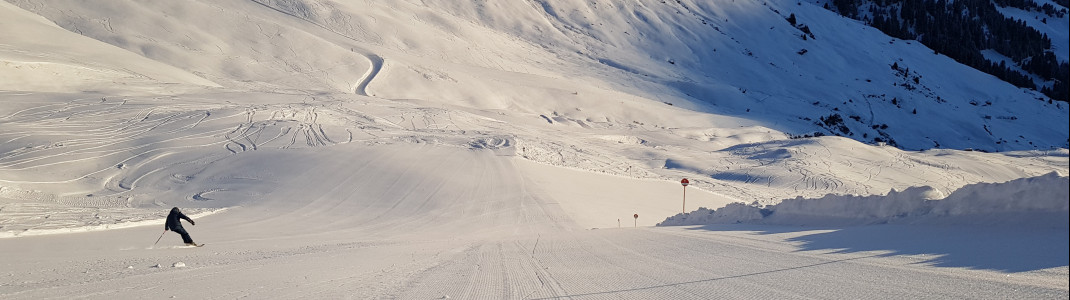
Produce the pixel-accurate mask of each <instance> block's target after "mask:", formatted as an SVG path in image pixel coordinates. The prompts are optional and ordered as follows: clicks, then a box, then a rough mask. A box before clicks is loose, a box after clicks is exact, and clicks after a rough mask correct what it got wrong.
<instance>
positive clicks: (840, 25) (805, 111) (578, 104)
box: [19, 0, 1070, 151]
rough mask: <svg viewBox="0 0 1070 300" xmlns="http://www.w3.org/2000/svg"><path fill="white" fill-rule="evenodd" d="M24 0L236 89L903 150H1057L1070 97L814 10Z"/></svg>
mask: <svg viewBox="0 0 1070 300" xmlns="http://www.w3.org/2000/svg"><path fill="white" fill-rule="evenodd" d="M19 3H21V4H22V6H23V7H25V8H27V9H30V10H32V11H34V12H37V13H39V14H42V15H44V16H46V17H49V18H51V19H52V20H53V21H55V22H56V23H57V24H60V25H61V26H64V27H65V28H67V29H70V30H72V31H77V32H81V33H83V34H85V35H87V36H90V37H94V38H96V39H99V40H101V41H105V42H108V43H112V44H115V45H117V46H119V47H123V48H126V49H129V50H131V51H134V52H137V53H141V54H143V55H145V56H146V57H148V58H152V59H155V60H159V61H162V62H165V63H169V64H172V65H176V66H181V67H182V68H185V69H187V70H189V71H191V72H194V73H196V74H202V75H203V76H205V77H207V78H209V79H211V80H213V81H216V82H221V83H224V84H225V85H227V86H230V87H245V88H254V87H255V88H258V89H262V88H266V89H274V90H303V91H309V92H313V91H334V92H337V91H344V92H354V91H355V90H356V89H357V87H360V90H361V91H359V92H365V93H369V94H373V95H376V96H377V97H382V98H388V99H422V100H429V101H434V102H444V103H450V104H457V105H462V106H468V107H475V108H484V109H487V108H490V109H510V110H514V111H523V112H529V113H534V114H552V113H555V112H556V113H558V114H560V115H562V116H564V117H567V118H571V119H578V120H588V119H590V120H605V119H607V118H608V119H610V120H612V121H614V122H611V123H625V124H627V123H631V122H633V121H634V122H641V123H645V124H658V125H662V126H669V127H679V126H686V125H685V124H694V125H698V126H703V125H706V124H708V123H705V122H704V123H694V122H695V121H694V120H690V119H689V120H688V121H689V122H688V123H683V122H674V121H673V120H666V119H665V118H660V117H657V115H660V113H656V114H652V113H642V112H644V111H647V110H650V108H647V107H645V106H643V104H642V103H654V104H659V105H661V103H662V102H664V103H671V104H674V105H677V106H680V107H685V108H688V109H691V110H695V111H699V112H706V113H712V114H714V115H727V116H733V117H741V118H745V119H748V120H752V121H753V122H754V124H756V125H761V126H763V127H766V128H770V129H774V130H776V131H779V132H783V133H785V134H791V135H804V134H808V133H812V132H822V133H825V134H838V135H844V136H847V137H850V138H853V139H856V140H859V141H863V142H868V143H876V142H881V141H883V142H887V143H891V144H895V145H898V146H900V147H903V148H906V149H929V148H954V149H965V148H973V149H983V150H989V151H1005V150H1029V149H1049V148H1051V147H1066V146H1067V139H1066V136H1067V135H1068V133H1070V129H1068V126H1067V125H1066V124H1067V122H1066V120H1067V115H1068V108H1067V106H1066V105H1065V103H1053V104H1049V103H1048V101H1047V100H1046V98H1044V97H1043V96H1042V95H1039V94H1037V93H1030V92H1027V91H1024V90H1020V89H1017V88H1014V87H1013V86H1011V85H1009V84H1006V83H1004V82H1001V81H999V80H998V79H995V78H994V77H992V76H989V75H987V74H984V73H981V72H978V71H976V70H972V69H970V68H968V67H965V66H962V65H960V64H958V63H956V62H954V61H952V60H951V59H948V58H947V57H944V56H942V55H934V54H933V53H932V51H931V50H928V49H926V48H925V47H924V46H922V45H920V44H918V43H912V42H910V41H897V40H895V39H893V38H890V37H888V36H886V35H884V34H882V33H880V32H878V31H877V30H874V29H872V28H868V27H865V26H863V25H862V24H860V23H858V22H856V21H852V20H849V19H845V18H842V17H839V16H837V15H835V14H834V13H832V12H829V11H826V10H824V9H822V8H821V7H818V6H816V5H814V4H811V3H807V2H763V1H736V2H695V1H665V2H663V1H638V2H635V3H627V4H617V3H612V2H604V3H600V2H586V1H571V0H558V1H540V2H534V3H519V2H518V3H509V4H504V3H498V4H482V3H479V2H467V1H419V2H416V1H396V2H392V3H389V4H387V3H359V4H358V3H348V2H333V1H251V2H240V3H222V4H220V3H208V2H206V3H197V2H194V3H190V4H185V5H181V6H176V5H175V4H171V3H170V2H167V1H141V2H116V3H108V4H104V5H98V4H89V3H81V2H66V1H58V2H50V1H42V2H41V3H38V2H37V1H33V2H29V1H28V2H25V3H23V2H21V1H20V2H19ZM69 10H73V11H78V12H80V13H79V14H77V15H72V14H66V13H64V11H69ZM130 12H138V13H130ZM791 14H794V15H795V16H796V20H797V25H796V26H792V25H791V24H789V22H788V21H787V20H786V19H787V17H788V16H789V15H791ZM118 16H122V17H118ZM105 21H106V22H105ZM148 24H153V25H152V26H147V25H148ZM186 24H191V25H192V26H186ZM105 25H106V26H105ZM804 27H805V28H806V31H807V32H810V33H809V34H807V33H806V32H804V31H803V30H802V29H800V28H804ZM893 65H894V67H893ZM369 66H371V67H370V68H371V69H372V70H374V72H370V73H366V72H365V71H366V70H368V68H369ZM366 75H370V76H373V77H374V79H371V78H369V76H366ZM369 81H370V82H369ZM503 87H508V88H503ZM607 98H608V99H620V100H622V102H623V103H621V101H613V102H611V103H606V102H608V101H605V100H606V99H607ZM532 99H539V100H538V101H533V100H532ZM635 101H639V102H642V103H640V104H635V103H634V102H635ZM577 109H579V110H577ZM658 111H661V110H660V109H659V110H658ZM831 115H839V118H838V119H842V121H832V122H822V118H827V117H829V116H831ZM818 123H821V124H818ZM841 125H842V126H841Z"/></svg>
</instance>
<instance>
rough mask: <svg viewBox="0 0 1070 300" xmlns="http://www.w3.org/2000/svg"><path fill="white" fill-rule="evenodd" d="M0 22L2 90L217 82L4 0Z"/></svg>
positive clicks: (156, 87)
mask: <svg viewBox="0 0 1070 300" xmlns="http://www.w3.org/2000/svg"><path fill="white" fill-rule="evenodd" d="M0 26H2V27H3V28H4V30H2V31H0V40H3V41H4V42H3V45H2V46H0V90H15V91H48V92H79V91H110V92H130V91H132V90H140V91H143V92H150V91H155V92H168V91H188V90H196V89H200V88H203V87H213V86H214V87H218V85H216V84H215V83H213V82H211V81H208V80H205V79H204V78H201V77H197V76H195V75H193V74H190V73H188V72H186V71H183V70H181V69H178V68H175V67H172V66H169V65H166V64H164V63H160V62H158V61H153V60H151V59H146V58H145V57H142V56H140V55H137V54H134V53H131V52H128V51H124V50H122V49H119V48H117V47H115V46H112V45H108V44H105V43H101V42H99V41H96V40H93V39H91V38H87V37H84V36H81V35H78V34H76V33H72V32H69V31H67V30H64V29H63V28H60V27H58V26H56V25H55V24H53V23H52V22H51V21H49V20H47V19H44V18H42V17H40V16H37V15H34V14H33V13H30V12H28V11H25V10H23V9H20V8H18V7H16V6H14V5H11V4H9V3H7V2H3V3H0ZM42 37H48V38H42ZM115 85H121V87H116V86H115Z"/></svg>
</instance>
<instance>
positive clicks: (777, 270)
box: [0, 0, 1070, 299]
mask: <svg viewBox="0 0 1070 300" xmlns="http://www.w3.org/2000/svg"><path fill="white" fill-rule="evenodd" d="M8 2H10V3H13V4H14V5H7V6H4V8H5V9H6V10H5V11H4V15H3V16H5V17H8V16H10V20H22V19H18V18H26V19H29V20H26V21H18V22H15V23H11V24H13V25H11V26H13V27H8V25H7V24H9V23H4V27H3V28H4V29H7V28H17V29H19V30H26V32H31V31H30V30H41V32H42V33H41V35H42V36H47V37H49V38H48V39H36V38H34V37H35V36H33V35H24V34H20V33H19V32H22V31H3V33H0V34H3V35H4V36H3V37H5V39H4V40H2V41H0V44H3V45H4V46H3V47H8V48H3V49H15V50H11V51H8V52H0V53H7V54H3V55H8V56H0V57H3V58H5V59H11V57H15V56H14V54H11V53H52V52H56V51H60V50H63V51H73V52H72V53H73V54H71V55H72V56H70V57H66V56H65V57H62V59H59V58H53V61H58V62H59V63H61V64H65V65H67V66H87V65H88V66H91V68H90V70H89V71H84V72H83V71H80V70H82V69H78V68H75V67H64V68H60V69H54V70H52V71H51V72H52V73H48V75H47V76H44V77H41V76H36V75H34V76H31V75H33V74H31V73H26V72H25V71H22V70H21V69H2V70H0V76H7V77H5V78H15V79H17V80H21V81H19V82H21V83H19V84H16V85H14V86H11V87H7V86H4V87H3V88H0V89H3V90H2V91H0V102H2V104H3V105H0V237H2V238H0V254H2V255H3V256H4V257H18V258H19V259H12V260H4V261H2V262H0V269H2V270H5V271H6V272H7V275H6V276H5V277H3V278H0V297H4V298H8V297H11V298H47V297H70V296H71V295H74V296H84V297H88V298H92V297H109V298H114V297H120V298H155V297H166V296H175V297H201V298H215V297H222V298H236V297H254V298H302V297H305V298H307V297H317V298H346V297H364V298H446V297H449V296H453V297H458V298H553V297H577V298H578V297H584V296H590V297H620V298H629V297H634V298H672V299H683V298H709V297H714V296H715V295H727V296H733V297H740V298H745V297H757V298H784V297H811V298H829V297H836V296H842V297H849V298H864V297H870V296H873V295H880V296H886V297H893V298H918V297H927V296H932V295H939V296H946V297H949V298H983V297H1016V296H1017V297H1034V296H1035V297H1038V298H1044V297H1048V298H1050V297H1057V296H1059V295H1064V294H1065V293H1066V278H1067V264H1066V259H1065V256H1064V253H1067V251H1066V246H1065V245H1066V244H1067V243H1066V242H1065V241H1066V237H1067V235H1066V232H1065V229H1062V228H1056V229H1054V230H1046V231H1042V232H1037V231H1033V229H1032V228H1030V227H1013V226H1008V227H1006V228H1001V230H1003V231H998V232H997V231H996V230H987V229H985V230H982V229H969V230H964V229H961V228H960V229H956V228H952V227H946V228H941V229H940V230H932V229H933V228H936V226H938V225H934V224H922V223H919V224H912V225H909V226H908V227H904V228H899V227H896V228H886V227H881V228H870V229H865V228H863V229H858V230H847V231H842V232H841V233H843V234H845V235H835V233H836V232H837V231H836V230H835V229H822V230H812V229H807V228H803V229H798V228H796V229H792V228H780V227H776V228H774V227H762V226H754V227H731V226H726V227H717V226H711V227H694V228H651V227H650V226H652V225H654V224H655V223H657V222H660V221H662V220H665V219H666V218H668V217H670V216H672V215H674V214H678V213H680V212H681V211H692V210H694V209H695V208H696V207H709V208H721V207H724V206H725V205H727V204H729V203H733V202H740V203H747V205H742V204H733V205H730V206H728V207H729V208H732V207H735V208H742V207H750V206H749V204H751V203H755V202H757V204H759V205H774V204H777V203H780V202H782V201H783V200H784V199H792V198H794V197H799V196H801V197H804V198H818V197H823V196H825V195H828V194H833V195H841V196H828V197H831V198H836V197H842V198H852V197H860V198H864V197H870V196H871V195H877V194H883V193H885V192H887V191H889V190H892V189H895V190H905V189H907V188H910V187H913V186H922V185H925V186H931V187H932V188H933V191H932V192H931V194H932V195H928V196H933V195H936V194H939V195H947V194H952V193H956V191H959V190H963V189H966V190H977V188H976V187H971V184H977V183H981V182H1006V181H1012V180H1018V179H1021V178H1026V177H1036V176H1041V175H1044V174H1050V173H1052V172H1056V173H1058V174H1059V176H1066V175H1067V174H1066V173H1067V171H1068V168H1070V159H1068V156H1070V155H1067V150H1066V148H1065V147H1066V142H1067V131H1068V130H1067V126H1068V125H1066V124H1067V123H1068V122H1067V119H1068V117H1067V115H1068V114H1067V108H1066V106H1065V103H1052V104H1049V103H1048V102H1047V101H1041V100H1039V99H1037V97H1039V95H1036V94H1033V93H1028V92H1025V91H1022V90H1018V89H1014V88H1011V87H1010V85H1007V84H1005V83H1002V82H999V81H997V80H995V79H993V78H992V77H990V76H987V75H983V74H981V73H978V72H976V71H973V70H971V69H969V68H966V67H963V66H961V65H958V64H955V63H953V62H951V61H950V60H948V59H946V58H945V57H942V56H939V55H933V54H932V52H931V51H928V50H926V49H924V47H921V46H920V45H918V44H916V43H910V42H906V41H895V40H891V39H889V38H888V37H886V36H883V35H882V34H880V33H878V32H876V30H872V29H866V28H864V27H862V26H861V25H860V24H858V23H856V22H853V21H850V20H847V19H843V18H840V17H837V16H835V15H832V14H831V13H829V12H827V11H824V10H822V9H820V8H819V7H815V6H813V5H811V4H808V3H797V2H775V3H769V2H763V1H751V0H735V1H714V2H707V1H684V0H681V1H666V2H664V3H662V2H661V1H633V2H627V3H614V2H604V3H603V2H598V3H595V2H590V1H579V0H545V1H535V2H520V1H508V2H502V1H499V2H482V1H432V0H426V1H386V2H384V1H356V2H354V1H326V0H274V1H268V0H258V1H183V2H175V1H163V0H159V1H157V0H148V1H104V2H82V1H53V0H26V1H14V0H13V1H8ZM4 4H5V5H6V3H4ZM16 6H17V7H16ZM19 9H24V10H25V11H20V10H19ZM28 12H32V13H36V14H39V15H40V16H41V17H44V18H47V19H48V20H50V21H52V22H54V23H55V24H56V25H58V26H59V27H61V28H63V29H67V30H69V31H70V32H63V31H58V28H57V27H55V26H52V25H48V24H47V22H45V21H43V20H42V19H41V18H39V17H34V16H32V15H31V14H30V13H28ZM790 14H795V15H796V17H797V20H798V22H799V24H805V25H806V26H807V27H806V28H809V31H810V32H811V33H812V34H813V36H809V35H807V36H806V38H805V39H804V38H803V37H802V36H803V34H804V31H803V29H801V28H802V26H799V27H794V26H791V24H789V23H788V21H787V20H786V19H785V18H786V17H787V16H788V15H790ZM6 20H7V19H5V21H6ZM0 22H4V21H0ZM12 22H14V21H12ZM46 29H47V30H46ZM73 33H79V34H81V36H73ZM83 36H84V37H89V38H92V39H95V40H97V41H100V42H104V43H107V44H110V45H105V44H102V43H100V42H94V41H91V40H88V39H84V38H82V37H83ZM7 37H12V38H11V39H10V40H9V39H7ZM52 37H55V38H52ZM46 42H47V43H46ZM56 49H60V50H56ZM83 49H84V50H85V51H88V52H86V53H83V52H80V51H81V50H83ZM803 49H806V50H807V51H805V52H804V51H802V50H803ZM19 51H22V52H19ZM98 52H106V53H99V55H98ZM110 55H114V56H110ZM11 60H12V61H14V60H13V59H11ZM893 65H894V66H895V68H893V67H892V66H893ZM908 69H909V70H908ZM109 70H111V71H109ZM114 70H121V71H115V72H118V73H115V72H112V71H114ZM153 72H159V73H153ZM35 74H36V73H35ZM129 74H141V75H129ZM150 74H163V75H167V76H163V75H158V76H156V75H150ZM191 76H192V77H191ZM58 78H70V79H72V81H70V82H74V83H76V84H74V83H72V84H65V85H59V86H57V85H55V80H54V79H58ZM149 78H151V80H150V79H149ZM165 78H166V79H165ZM915 78H918V79H917V82H915ZM174 82H177V83H180V84H177V85H176V84H170V83H174ZM97 87H99V88H97ZM893 101H894V103H893ZM973 103H975V104H976V105H975V104H973ZM915 108H916V109H917V114H914V113H913V110H914V109H915ZM833 115H839V117H838V118H837V117H832V116H833ZM816 122H821V124H820V125H818V124H816ZM840 125H842V126H843V127H841V126H840ZM844 129H846V130H849V132H850V133H852V134H853V135H851V134H848V133H847V131H846V130H844ZM813 132H824V133H826V136H823V137H817V138H813V137H810V138H790V137H789V136H792V135H801V134H807V133H813ZM837 132H838V133H840V134H842V135H846V136H847V137H835V136H827V135H828V134H830V133H837ZM878 137H879V138H881V139H882V140H884V141H887V142H888V143H890V142H891V140H894V141H895V142H896V144H897V145H898V146H900V147H894V146H891V145H880V144H879V143H873V142H874V140H875V139H876V138H878ZM996 142H999V143H998V144H997V143H996ZM937 143H939V144H940V147H939V148H940V149H932V148H935V146H936V144H937ZM1053 147H1054V148H1053ZM948 148H950V149H948ZM965 148H973V149H980V150H1013V151H1005V152H998V153H986V152H981V151H966V150H964V149H965ZM916 149H928V150H924V151H915V150H916ZM682 177H686V178H689V179H690V182H691V185H689V186H688V187H686V189H685V190H681V189H682V188H681V186H680V184H679V182H680V179H681V178H682ZM1061 178H1065V177H1061ZM964 187H966V188H964ZM684 191H686V202H685V199H683V198H684V197H683V196H684V195H682V194H683V192H684ZM904 195H913V194H904ZM878 198H879V197H878ZM967 198H968V197H967ZM1002 200H1008V201H1013V199H1002ZM1024 203H1030V202H1024ZM175 206H177V207H181V208H182V210H184V211H186V212H187V213H189V214H191V215H192V216H194V218H195V220H196V221H197V225H196V226H187V227H186V228H187V229H189V230H190V232H191V234H192V235H193V237H194V239H195V241H197V242H200V243H207V244H208V246H205V248H194V249H184V248H181V247H176V246H175V245H178V243H179V240H178V239H177V235H175V234H172V233H168V232H162V233H161V232H160V230H159V229H160V228H159V225H161V224H162V223H161V218H162V217H163V216H162V214H163V213H164V212H166V211H168V210H169V209H170V208H171V207H175ZM820 208H821V207H818V209H820ZM807 209H809V208H807ZM719 211H720V210H719ZM1055 213H1058V212H1055ZM759 215H760V212H759ZM860 217H861V218H864V219H865V216H860ZM872 220H873V218H868V219H866V220H863V221H861V222H857V223H867V222H869V221H872ZM154 221H155V222H154ZM628 221H632V222H628ZM629 223H630V224H629ZM146 224H150V225H151V224H155V225H152V226H143V225H146ZM629 225H631V226H633V227H641V228H631V229H628V228H619V227H628V226H629ZM640 225H641V226H640ZM618 228H619V229H618ZM948 228H950V229H948ZM106 229H107V230H106ZM596 229H597V230H596ZM889 231H891V232H892V234H893V235H895V236H906V237H915V236H917V235H915V233H931V232H940V233H949V234H950V235H953V236H958V237H961V238H962V239H968V240H976V241H975V243H973V244H966V245H969V246H974V245H982V246H980V247H967V246H959V245H957V244H956V245H946V244H939V243H937V245H936V246H927V245H930V244H933V243H932V240H938V238H936V237H934V236H933V235H932V234H929V235H920V236H921V237H923V238H920V239H912V240H909V241H908V243H907V244H906V246H904V245H889V244H888V243H880V242H874V241H871V240H868V239H858V238H857V235H861V236H868V235H872V234H887V233H888V232H889ZM65 232H79V233H78V234H57V233H65ZM1025 233H1028V234H1025ZM161 234H163V238H162V239H161V240H160V242H159V243H158V244H156V245H153V244H152V242H153V241H154V240H156V239H157V238H159V237H160V235H161ZM829 234H834V237H838V236H845V238H842V239H839V238H832V239H831V241H830V239H829V238H827V237H828V236H829ZM809 238H813V240H812V241H811V240H808V239H809ZM800 240H801V241H811V243H800V242H799V241H800ZM1052 240H1054V241H1056V242H1055V243H1048V242H1049V241H1052ZM992 241H996V242H995V243H988V242H992ZM986 243H988V244H992V245H988V246H984V245H985V244H986ZM844 244H847V245H846V246H844ZM1019 244H1030V245H1040V246H1041V247H1017V246H1016V245H1019ZM993 245H995V246H993ZM944 246H947V247H944ZM213 247H214V248H213ZM842 249H851V250H850V251H841V250H842ZM855 249H859V250H855ZM202 250H203V251H202ZM194 251H199V252H194ZM993 253H999V254H1003V253H1011V254H1014V255H1015V256H1016V257H1020V259H1015V260H1006V259H997V257H994V256H993ZM180 262H181V264H179V263H180ZM1008 272H1012V273H1014V275H1015V276H1006V275H1007V273H1008ZM799 278H805V280H798V279H799ZM160 282H168V283H172V284H174V285H175V287H178V286H181V287H183V288H182V289H178V288H175V287H172V286H171V285H166V286H161V285H160ZM188 286H196V287H198V288H197V289H186V288H185V287H188Z"/></svg>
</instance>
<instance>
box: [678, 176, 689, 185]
mask: <svg viewBox="0 0 1070 300" xmlns="http://www.w3.org/2000/svg"><path fill="white" fill-rule="evenodd" d="M688 183H689V182H687V178H684V180H680V184H682V185H684V186H687V184H688Z"/></svg>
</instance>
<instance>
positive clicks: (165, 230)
mask: <svg viewBox="0 0 1070 300" xmlns="http://www.w3.org/2000/svg"><path fill="white" fill-rule="evenodd" d="M164 233H167V229H164V231H163V233H160V237H159V238H157V239H156V242H155V243H152V247H153V248H155V247H156V244H159V243H160V239H162V238H163V234H164Z"/></svg>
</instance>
